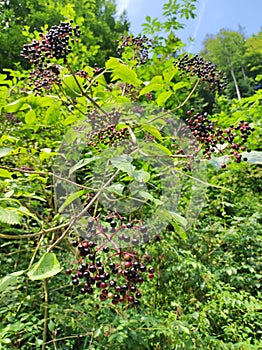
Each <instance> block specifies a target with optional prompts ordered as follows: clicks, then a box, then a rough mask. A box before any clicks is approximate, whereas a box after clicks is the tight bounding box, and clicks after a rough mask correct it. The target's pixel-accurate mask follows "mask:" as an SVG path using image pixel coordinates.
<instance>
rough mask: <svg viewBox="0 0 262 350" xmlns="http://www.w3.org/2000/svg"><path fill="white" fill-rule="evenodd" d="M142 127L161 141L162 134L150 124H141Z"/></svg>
mask: <svg viewBox="0 0 262 350" xmlns="http://www.w3.org/2000/svg"><path fill="white" fill-rule="evenodd" d="M141 126H142V128H143V129H144V130H146V131H148V132H149V134H151V135H152V136H154V137H155V138H156V139H157V140H159V141H162V135H161V134H160V132H159V131H158V130H157V129H156V128H155V127H154V126H152V125H149V124H142V125H141Z"/></svg>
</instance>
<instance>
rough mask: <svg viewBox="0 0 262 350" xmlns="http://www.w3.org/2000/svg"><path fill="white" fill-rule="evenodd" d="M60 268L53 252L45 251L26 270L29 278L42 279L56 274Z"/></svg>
mask: <svg viewBox="0 0 262 350" xmlns="http://www.w3.org/2000/svg"><path fill="white" fill-rule="evenodd" d="M61 270H62V268H61V266H60V264H59V262H58V260H57V258H56V255H55V254H54V253H45V254H44V255H43V256H42V257H41V259H40V260H39V261H38V262H37V263H36V264H34V265H33V266H32V268H31V269H30V270H29V271H28V277H29V278H30V280H32V281H35V280H42V279H45V278H49V277H52V276H54V275H56V274H58V273H59V272H60V271H61Z"/></svg>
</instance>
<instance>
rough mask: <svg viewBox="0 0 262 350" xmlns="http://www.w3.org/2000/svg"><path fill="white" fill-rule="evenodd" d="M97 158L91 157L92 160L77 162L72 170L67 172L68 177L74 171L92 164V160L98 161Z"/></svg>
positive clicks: (85, 159) (86, 159)
mask: <svg viewBox="0 0 262 350" xmlns="http://www.w3.org/2000/svg"><path fill="white" fill-rule="evenodd" d="M98 158H99V157H92V158H84V159H81V160H80V161H79V162H77V163H76V164H75V165H74V166H72V168H70V170H69V175H71V174H72V173H74V172H75V171H76V170H78V169H81V168H83V167H84V166H86V165H87V164H89V163H91V162H93V161H94V160H96V159H98Z"/></svg>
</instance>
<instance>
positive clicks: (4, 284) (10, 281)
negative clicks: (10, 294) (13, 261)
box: [0, 270, 24, 293]
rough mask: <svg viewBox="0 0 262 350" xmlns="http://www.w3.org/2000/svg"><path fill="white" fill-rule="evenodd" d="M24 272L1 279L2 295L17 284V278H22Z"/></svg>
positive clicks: (0, 290)
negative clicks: (9, 287)
mask: <svg viewBox="0 0 262 350" xmlns="http://www.w3.org/2000/svg"><path fill="white" fill-rule="evenodd" d="M23 273H24V270H21V271H16V272H12V273H10V274H9V275H7V276H5V277H3V278H1V279H0V293H1V292H3V291H4V290H5V289H6V288H7V287H8V286H10V285H13V284H15V283H17V277H19V276H21V275H22V274H23Z"/></svg>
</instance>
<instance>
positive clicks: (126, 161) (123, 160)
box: [110, 154, 135, 176]
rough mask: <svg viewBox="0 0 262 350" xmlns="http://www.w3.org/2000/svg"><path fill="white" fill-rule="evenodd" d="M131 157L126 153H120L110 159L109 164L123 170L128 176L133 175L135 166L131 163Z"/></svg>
mask: <svg viewBox="0 0 262 350" xmlns="http://www.w3.org/2000/svg"><path fill="white" fill-rule="evenodd" d="M132 160H133V159H132V157H131V156H129V155H128V154H122V155H120V156H118V157H114V158H111V159H110V162H111V164H112V165H113V166H114V167H116V168H117V169H119V170H122V171H125V172H126V173H128V175H129V176H133V172H134V170H135V167H134V166H133V165H132V164H131V162H132Z"/></svg>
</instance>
